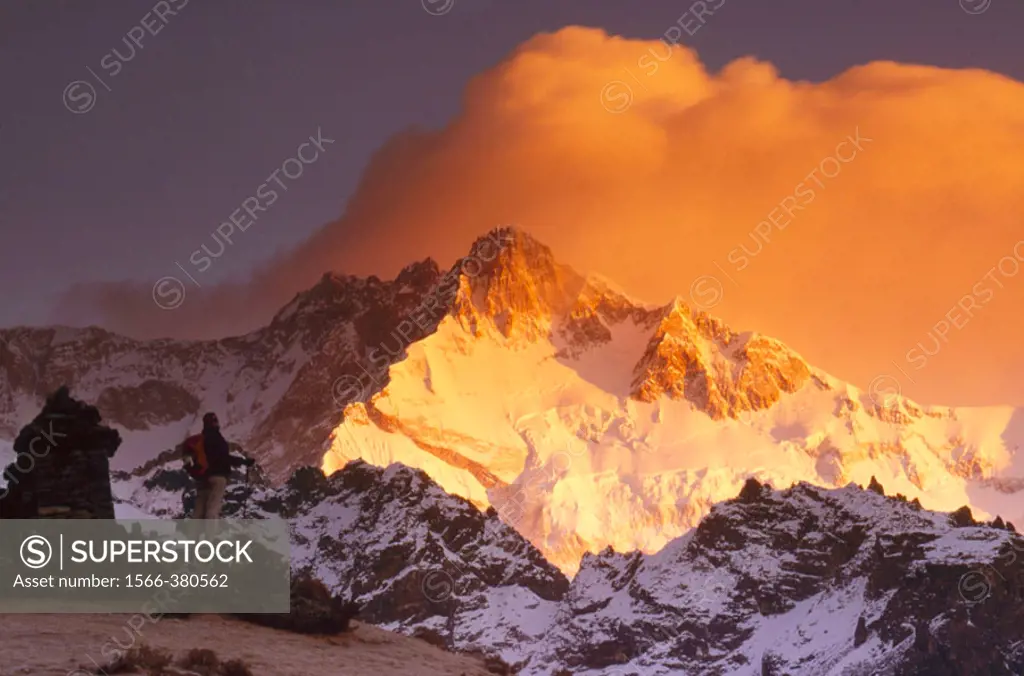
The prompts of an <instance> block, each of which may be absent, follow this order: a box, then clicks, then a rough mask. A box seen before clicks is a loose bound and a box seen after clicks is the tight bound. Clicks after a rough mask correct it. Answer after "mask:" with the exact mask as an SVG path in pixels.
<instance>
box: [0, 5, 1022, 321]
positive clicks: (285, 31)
mask: <svg viewBox="0 0 1024 676" xmlns="http://www.w3.org/2000/svg"><path fill="white" fill-rule="evenodd" d="M434 1H435V3H439V2H440V0H434ZM985 1H986V0H964V2H965V3H969V4H973V5H975V6H977V5H979V3H984V2H985ZM183 3H187V4H186V5H185V6H184V7H181V5H182V4H183ZM455 3H456V4H455V7H454V8H453V9H452V10H451V11H450V12H449V13H447V14H445V15H443V16H432V15H431V14H429V13H428V12H426V11H425V10H424V9H423V7H422V5H421V3H420V2H418V0H403V1H401V2H399V1H397V0H379V1H377V2H373V1H371V0H358V1H353V2H342V1H341V0H336V1H334V2H328V1H327V0H299V1H297V2H290V3H288V2H283V1H281V0H278V1H275V2H268V1H266V0H247V1H245V2H242V1H236V2H226V1H216V0H202V1H199V0H191V1H189V0H168V2H167V3H157V2H156V1H155V0H154V2H149V1H148V0H147V1H146V2H138V1H132V2H128V1H126V0H104V1H103V2H99V0H94V1H86V0H80V1H76V2H70V1H67V0H64V1H58V0H6V1H5V2H4V3H3V5H2V6H0V84H2V90H0V91H2V92H3V98H2V101H3V105H2V106H0V152H2V158H3V161H2V162H0V229H2V230H0V231H2V238H3V239H2V245H0V288H3V289H4V292H5V293H4V302H3V304H2V305H0V326H8V325H13V324H26V323H27V324H34V323H41V322H45V321H47V320H48V319H49V317H48V315H49V309H50V305H49V304H50V302H51V301H52V300H53V299H54V298H56V296H58V295H59V294H60V293H61V292H62V291H63V290H65V289H66V288H67V287H68V286H69V285H70V284H72V283H75V282H86V281H114V280H121V279H137V280H141V281H150V280H156V279H157V278H159V277H160V276H162V275H165V274H168V275H169V274H174V273H175V272H176V270H177V269H176V267H175V261H181V262H183V263H184V262H185V261H186V260H187V258H188V256H189V253H190V252H191V251H193V250H194V249H196V248H197V247H198V246H199V244H201V243H204V242H207V241H209V234H210V232H211V231H212V230H213V229H214V228H215V227H216V226H217V224H219V223H221V222H222V221H224V220H226V219H227V218H228V217H229V216H230V214H231V212H232V211H234V210H235V209H237V208H238V207H239V205H240V204H241V203H242V200H244V199H245V198H246V197H248V196H250V195H252V194H253V190H254V187H255V186H257V185H259V184H260V183H261V182H262V181H264V180H265V178H266V176H267V175H268V174H269V173H270V172H271V171H273V169H274V168H276V167H279V166H280V164H281V162H282V160H283V159H284V158H287V157H289V156H293V155H294V153H295V150H296V147H297V146H298V145H299V144H300V143H302V142H303V141H304V140H306V139H307V137H308V136H310V135H311V134H315V133H316V131H317V128H318V127H319V128H322V130H323V134H324V136H326V137H329V138H332V139H335V140H336V143H334V144H333V145H332V146H329V149H328V150H327V151H326V153H325V154H324V155H323V156H322V157H321V158H320V159H318V160H317V162H316V163H315V164H313V165H310V166H307V167H306V168H305V170H304V173H303V175H302V177H301V178H300V179H298V180H297V181H295V182H293V183H292V184H291V185H290V187H289V190H288V192H287V194H284V195H282V196H281V198H280V200H279V202H278V203H277V204H276V205H275V206H274V207H273V210H272V211H269V212H268V213H266V214H264V216H263V217H262V218H261V219H260V220H259V222H258V223H257V224H255V225H254V226H253V227H251V228H250V229H249V230H248V231H247V232H246V233H245V236H244V238H241V239H240V240H239V241H238V242H237V244H236V246H234V247H233V251H232V252H231V255H230V256H225V257H224V259H223V260H222V261H221V262H219V263H218V265H217V266H215V267H214V268H213V269H212V270H211V271H210V273H209V275H208V279H209V280H210V281H216V280H223V279H226V278H235V279H238V278H242V277H244V276H246V274H247V273H248V272H249V271H251V270H252V269H253V268H254V267H255V266H257V265H259V264H260V263H261V262H263V261H265V260H266V259H267V258H269V257H270V256H272V255H273V254H274V253H275V252H278V251H281V250H283V249H288V248H291V247H293V246H294V245H296V244H297V243H299V242H301V241H303V240H304V239H306V238H307V237H308V236H309V235H310V234H311V233H312V232H313V231H314V230H316V229H317V228H318V227H319V226H321V225H322V224H323V223H325V222H326V221H328V220H331V219H333V218H336V217H337V216H338V215H339V214H340V213H341V212H342V210H343V208H344V204H345V200H346V199H347V198H348V197H349V196H350V195H351V193H352V191H353V189H354V188H355V186H356V184H357V181H358V179H359V176H360V173H361V171H362V170H363V168H364V166H365V164H366V162H367V160H368V159H369V157H370V155H371V154H372V153H373V151H374V150H375V149H376V148H377V147H378V146H379V145H380V144H381V143H382V142H384V141H385V139H387V138H388V137H389V136H391V135H392V134H394V133H395V132H396V131H399V130H401V129H403V128H406V127H409V126H414V125H419V126H427V127H437V126H440V125H443V124H444V123H445V122H446V120H448V119H449V118H450V117H451V116H452V115H453V114H454V113H455V112H456V111H457V109H458V106H459V104H460V99H461V94H462V90H463V88H464V86H465V84H466V81H467V79H469V78H470V77H472V76H473V75H474V74H476V73H478V72H479V71H481V70H483V69H485V68H487V67H489V66H492V65H494V64H495V63H496V62H498V61H499V60H500V59H501V58H502V57H503V56H504V55H505V54H507V53H508V51H509V50H511V49H512V48H514V47H515V46H516V45H517V44H518V43H520V42H522V41H524V40H525V39H527V38H528V37H530V36H531V35H533V34H534V33H536V32H538V31H549V30H555V29H558V28H560V27H562V26H566V25H570V24H580V25H590V26H598V27H602V28H604V29H606V30H608V31H609V32H613V33H619V34H622V35H626V36H629V37H644V38H651V39H654V38H657V37H659V36H660V35H661V34H662V33H664V31H665V30H666V29H667V28H668V27H669V26H670V25H672V24H673V23H674V22H675V21H676V19H677V18H678V17H679V16H680V15H681V14H683V13H684V12H685V11H686V9H687V7H688V6H689V4H691V3H689V2H676V1H665V0H647V1H646V2H642V3H640V2H626V1H625V0H619V1H612V0H577V1H575V2H570V1H567V0H455ZM991 3H992V4H991V6H990V7H989V8H988V9H987V10H986V11H985V12H983V13H980V14H976V15H971V14H968V13H967V12H965V11H964V10H963V9H962V8H961V7H960V6H959V5H958V3H957V0H901V2H896V3H894V2H881V1H870V2H869V1H863V2H858V1H855V0H847V1H838V0H837V1H833V2H821V1H820V0H799V1H798V0H789V1H785V2H771V3H769V2H754V1H753V0H726V5H725V6H724V7H722V8H721V9H719V10H718V11H717V12H716V17H715V23H714V25H713V30H712V29H705V30H701V31H699V32H697V33H696V34H695V36H693V37H692V38H690V37H686V39H685V40H684V42H686V43H687V44H689V45H691V46H692V47H695V48H696V49H697V51H698V52H699V54H700V56H701V58H702V60H703V61H704V62H705V63H706V64H707V65H708V66H709V67H710V68H712V69H717V68H719V67H720V66H722V65H723V64H725V63H726V62H728V61H730V60H732V59H734V58H737V57H740V56H743V55H754V56H756V57H758V58H760V59H764V60H768V61H771V62H773V63H774V64H775V65H776V66H777V67H778V68H779V70H780V72H781V74H782V75H783V76H785V77H787V78H796V79H809V80H823V79H827V78H829V77H831V76H833V75H835V74H837V73H839V72H840V71H842V70H844V69H846V68H848V67H850V66H852V65H855V64H860V63H865V62H868V61H873V60H880V59H888V60H897V61H904V62H917V63H926V64H932V65H938V66H946V67H981V68H986V69H989V70H993V71H996V72H1000V73H1004V74H1006V75H1009V76H1011V77H1014V78H1016V79H1019V80H1024V48H1022V47H1021V44H1022V42H1021V30H1022V27H1024V3H1022V2H1020V0H991ZM161 4H163V7H167V6H169V7H172V8H173V7H176V6H177V7H179V8H180V9H179V10H178V12H177V14H175V15H165V18H166V23H165V24H162V27H161V24H158V23H152V20H151V19H149V21H150V22H151V28H152V30H154V31H156V32H157V34H156V35H150V34H148V33H147V34H145V35H144V36H143V37H142V38H141V44H142V47H141V49H137V50H136V53H135V54H134V56H130V52H129V51H128V49H127V48H126V47H125V45H124V43H123V42H122V38H123V37H124V36H125V35H126V34H128V33H129V31H130V30H132V28H133V27H134V26H138V25H139V23H140V21H142V19H143V17H144V15H146V13H147V12H148V11H150V9H151V8H154V7H156V6H158V5H161ZM150 16H152V15H150ZM135 30H136V31H137V32H136V35H139V32H138V31H140V29H135ZM114 48H118V49H119V50H120V54H121V55H123V56H124V57H129V56H130V60H126V61H124V63H122V64H121V68H120V70H119V71H118V72H116V74H114V69H113V67H112V64H113V62H112V61H110V60H109V57H108V60H107V61H106V66H104V65H103V60H104V57H105V56H106V55H108V54H109V53H110V52H111V50H112V49H114ZM122 60H123V59H122ZM90 69H91V70H92V71H94V72H95V73H96V74H97V75H98V76H99V77H101V78H102V79H103V80H104V81H105V83H106V86H107V87H109V88H110V91H107V89H105V88H103V86H101V85H100V84H98V83H97V82H96V81H95V79H94V76H93V75H92V74H91V73H90ZM76 80H84V81H88V82H91V83H92V85H94V86H95V87H96V92H97V96H96V99H95V105H94V107H93V108H91V109H90V110H89V111H88V112H86V113H83V114H74V113H72V112H70V111H69V110H68V108H67V107H65V104H64V101H63V98H62V95H63V93H64V91H65V88H66V87H67V86H68V85H69V83H71V82H73V81H76ZM84 91H85V90H83V89H81V88H79V89H76V90H72V91H71V95H73V97H74V100H73V101H72V104H73V105H83V104H85V103H86V102H88V99H86V98H84V95H83V92H84Z"/></svg>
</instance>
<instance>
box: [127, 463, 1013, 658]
mask: <svg viewBox="0 0 1024 676" xmlns="http://www.w3.org/2000/svg"><path fill="white" fill-rule="evenodd" d="M180 472H181V471H180V470H179V469H177V468H176V467H175V466H173V465H168V466H162V467H153V468H151V469H150V470H149V471H148V472H146V473H144V475H140V476H132V475H129V474H119V475H117V476H116V477H115V482H114V485H115V492H116V493H117V494H118V495H119V496H121V499H122V500H125V501H126V503H129V504H131V505H132V506H133V507H134V508H136V509H139V510H143V511H147V512H148V513H151V514H155V515H161V516H165V517H169V516H174V515H176V513H177V512H178V510H179V508H180V506H179V504H178V486H179V485H181V482H183V481H184V477H183V475H181V474H180ZM242 486H243V484H237V485H236V490H235V493H234V495H233V497H231V498H230V499H229V502H230V503H231V504H230V511H232V512H233V513H235V514H240V513H242V503H243V502H244V501H246V499H248V510H249V515H250V516H271V515H273V516H281V517H284V518H287V519H288V520H289V522H290V523H291V525H292V529H293V533H294V536H295V545H294V553H293V557H294V558H293V561H294V566H295V567H296V568H297V569H301V570H304V571H308V572H312V573H313V574H315V575H317V576H319V577H321V578H322V579H324V580H326V581H327V582H328V583H329V584H330V585H331V586H332V588H334V589H336V590H338V591H341V592H342V593H344V594H346V595H349V596H351V597H352V598H353V599H355V600H356V601H358V602H359V603H360V604H361V605H362V606H363V608H364V616H363V619H364V620H368V621H371V622H373V623H376V624H379V625H380V626H382V627H384V628H387V629H391V630H395V631H399V632H402V633H406V634H409V635H414V636H420V637H421V638H424V639H426V640H430V641H431V642H434V643H438V644H440V645H444V646H446V647H448V648H450V649H455V650H460V651H482V652H484V653H486V654H490V655H496V656H500V657H501V658H502V659H503V660H505V661H506V662H508V663H509V664H512V665H513V666H515V667H516V668H519V669H520V672H519V673H521V674H524V676H542V675H543V676H550V675H551V674H559V675H565V674H574V675H580V676H661V675H668V674H687V675H689V676H724V675H726V674H729V675H735V676H747V675H749V676H759V675H763V674H769V675H773V676H781V675H782V674H789V675H790V676H805V675H806V676H820V675H822V674H830V675H836V676H861V675H862V674H885V675H887V676H895V675H900V676H924V675H928V676H947V675H948V676H953V675H958V676H961V675H962V676H967V675H968V674H970V675H972V676H973V675H975V674H982V673H984V674H993V675H996V674H999V675H1002V674H1006V675H1007V676H1009V675H1011V674H1019V673H1021V670H1022V669H1024V640H1021V637H1020V635H1019V630H1018V627H1019V626H1020V622H1021V621H1022V620H1024V615H1022V613H1024V603H1022V602H1024V558H1021V555H1024V540H1022V539H1021V538H1020V536H1019V535H1017V533H1016V532H1015V530H1014V527H1013V525H1012V524H1005V523H1003V522H1002V521H1001V520H1000V521H997V522H994V523H989V524H985V523H979V522H976V521H975V520H974V519H973V518H972V517H971V515H970V512H969V510H966V509H965V510H960V511H959V512H957V513H955V514H942V513H933V512H929V511H927V510H923V509H922V508H921V507H920V505H919V504H917V503H916V502H914V501H908V500H907V499H906V498H905V497H904V496H895V497H886V496H885V495H884V489H883V488H882V486H881V485H880V484H878V483H877V482H872V484H871V486H870V487H869V489H864V488H861V487H859V486H855V485H849V486H846V487H844V488H841V489H831V490H828V489H823V488H819V487H815V486H811V485H809V484H797V485H795V486H793V487H791V488H788V489H785V490H774V489H772V488H771V487H770V486H767V485H762V484H760V483H758V482H757V481H756V480H749V481H748V482H747V483H746V484H745V485H744V487H743V490H742V491H741V492H740V495H739V496H738V497H736V498H734V499H731V500H728V501H726V502H724V503H721V504H719V505H716V506H715V507H714V508H712V510H711V511H710V513H709V515H708V516H706V517H705V518H704V519H703V520H702V521H701V522H700V524H699V526H698V527H697V528H696V529H694V530H693V531H691V532H689V533H687V534H686V535H684V536H683V537H680V538H678V539H676V540H673V541H672V542H670V543H668V544H667V545H666V546H665V547H664V548H663V549H662V550H661V551H659V552H658V553H656V554H652V555H646V554H643V553H641V552H628V553H618V552H615V551H613V550H611V549H608V550H606V551H603V552H601V553H599V554H596V555H595V554H587V555H585V556H584V558H583V561H582V563H581V566H580V570H579V572H578V574H577V575H576V576H575V578H574V579H573V580H572V581H571V582H570V581H568V580H567V579H566V578H565V577H564V576H562V574H561V573H560V572H559V571H558V570H557V569H555V568H554V567H553V566H551V565H550V564H549V563H547V561H545V559H544V558H543V557H542V556H541V555H540V553H539V552H538V551H537V549H536V548H534V547H533V546H531V545H530V544H529V543H528V542H527V541H525V540H524V539H523V538H522V537H521V536H519V535H518V534H517V533H516V532H515V531H514V530H512V529H510V528H508V527H507V526H506V525H505V524H503V523H502V521H501V519H500V518H499V517H498V515H497V514H496V513H495V511H494V510H488V511H487V512H480V511H478V510H477V509H476V508H475V507H473V506H472V505H471V504H469V503H468V502H467V501H465V500H463V499H461V498H458V497H456V496H451V495H448V494H446V493H444V492H443V491H442V490H441V489H440V488H439V487H438V486H437V485H436V484H434V482H432V481H431V480H430V479H429V477H427V476H426V474H425V473H423V472H418V471H414V470H411V469H409V468H405V467H401V466H399V465H395V466H393V467H391V468H388V469H382V468H377V467H373V466H372V465H369V464H366V463H364V462H362V461H354V462H352V463H350V464H349V465H347V466H346V467H344V468H343V469H341V470H339V471H338V472H336V473H334V474H333V475H331V476H330V477H325V476H324V475H323V474H321V473H320V472H319V471H318V470H316V469H315V468H304V469H300V470H299V471H297V472H296V474H294V475H293V477H292V478H291V479H290V480H289V481H288V482H286V483H285V484H284V485H283V486H281V487H277V488H275V487H270V486H259V487H257V488H256V489H255V490H254V491H253V493H252V494H251V495H249V496H247V495H246V494H245V493H244V491H243V490H242Z"/></svg>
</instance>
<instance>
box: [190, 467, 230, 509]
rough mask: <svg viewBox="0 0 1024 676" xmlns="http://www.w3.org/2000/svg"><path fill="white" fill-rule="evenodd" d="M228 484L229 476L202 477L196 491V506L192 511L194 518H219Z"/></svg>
mask: <svg viewBox="0 0 1024 676" xmlns="http://www.w3.org/2000/svg"><path fill="white" fill-rule="evenodd" d="M227 486H228V478H227V477H223V476H211V477H206V478H205V479H202V480H201V481H200V482H199V487H198V490H197V492H196V508H195V509H194V510H193V511H192V518H193V519H219V518H220V508H221V506H223V504H224V489H226V488H227Z"/></svg>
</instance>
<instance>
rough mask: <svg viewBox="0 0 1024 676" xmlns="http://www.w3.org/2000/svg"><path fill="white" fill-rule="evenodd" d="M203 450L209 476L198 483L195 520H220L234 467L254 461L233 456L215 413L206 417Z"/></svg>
mask: <svg viewBox="0 0 1024 676" xmlns="http://www.w3.org/2000/svg"><path fill="white" fill-rule="evenodd" d="M202 435H203V450H204V451H205V453H206V462H207V468H206V472H205V473H204V474H203V475H202V476H201V477H198V478H197V479H196V506H195V509H194V510H193V512H192V518H193V519H219V518H220V510H221V507H222V506H223V505H224V491H225V490H226V489H227V485H228V477H230V476H231V470H232V469H233V468H235V467H241V466H242V465H244V466H246V467H251V466H252V465H253V463H254V462H255V461H254V460H253V459H252V458H240V457H238V456H234V455H231V447H230V445H229V444H228V441H227V439H225V438H224V435H223V434H221V432H220V421H218V420H217V414H216V413H207V414H206V415H204V416H203V432H202Z"/></svg>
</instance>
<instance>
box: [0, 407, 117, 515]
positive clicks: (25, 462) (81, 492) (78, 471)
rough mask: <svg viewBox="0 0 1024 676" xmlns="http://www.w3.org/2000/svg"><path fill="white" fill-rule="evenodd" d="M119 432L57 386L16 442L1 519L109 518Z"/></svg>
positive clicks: (1, 497) (0, 497)
mask: <svg viewBox="0 0 1024 676" xmlns="http://www.w3.org/2000/svg"><path fill="white" fill-rule="evenodd" d="M120 445H121V435H120V434H119V433H118V432H117V430H114V429H111V428H109V427H107V426H105V425H103V424H102V423H101V418H100V414H99V411H98V410H97V409H96V407H95V406H90V405H88V404H85V403H83V402H80V401H77V400H75V399H72V398H71V395H70V393H69V391H68V388H67V387H61V388H60V389H58V390H57V391H56V392H54V393H53V394H52V395H50V396H49V397H48V398H47V400H46V405H45V406H44V407H43V410H42V411H41V412H40V414H39V415H38V416H36V418H35V419H34V420H33V421H32V422H31V423H29V424H28V425H26V426H25V427H24V428H22V430H21V433H20V434H19V435H18V437H17V439H15V441H14V451H15V453H16V454H17V457H16V458H15V461H14V462H13V463H11V464H10V465H8V466H7V468H6V470H5V471H4V479H5V480H6V482H7V486H6V488H5V489H3V491H2V492H0V518H3V519H45V518H55V519H113V518H114V500H113V495H112V493H111V489H110V458H112V457H113V456H114V453H115V452H116V451H117V449H118V447H119V446H120Z"/></svg>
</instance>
